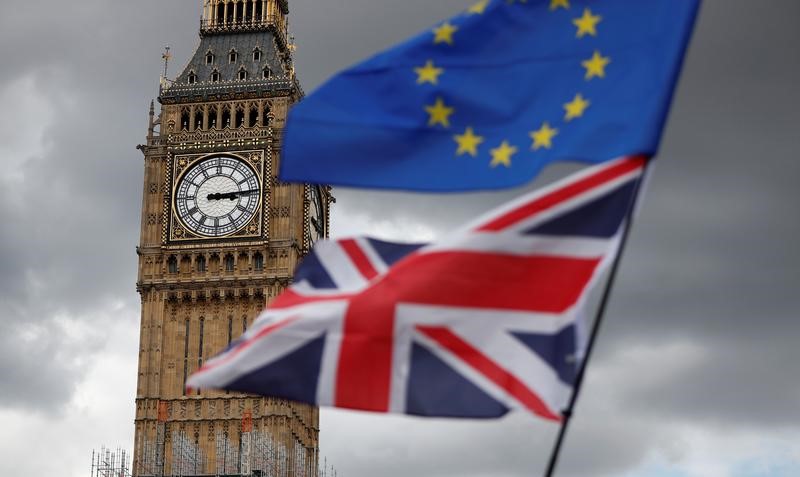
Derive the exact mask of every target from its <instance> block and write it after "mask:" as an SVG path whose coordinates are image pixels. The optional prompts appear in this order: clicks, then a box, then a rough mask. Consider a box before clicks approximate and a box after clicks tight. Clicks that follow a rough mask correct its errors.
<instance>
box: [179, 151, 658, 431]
mask: <svg viewBox="0 0 800 477" xmlns="http://www.w3.org/2000/svg"><path fill="white" fill-rule="evenodd" d="M644 165H645V159H644V158H640V157H629V158H622V159H618V160H616V161H612V162H609V163H605V164H602V165H599V166H595V167H592V168H589V169H587V170H584V171H582V172H579V173H578V174H575V175H573V176H571V177H568V178H567V179H565V180H563V181H561V182H559V183H557V184H555V185H553V186H550V187H548V188H546V189H544V190H542V191H537V192H534V193H532V194H529V195H526V196H524V197H522V198H520V199H518V200H516V201H514V202H512V203H510V204H507V205H506V206H504V207H501V208H500V209H499V210H496V211H494V212H492V213H489V214H488V215H486V216H485V217H483V218H481V219H479V220H477V221H475V222H474V223H472V224H470V225H468V226H466V227H464V228H463V229H461V230H459V231H457V232H455V233H453V234H451V235H450V236H448V237H445V238H444V239H443V240H441V241H438V242H436V243H433V244H429V245H409V244H397V243H389V242H383V241H379V240H374V239H370V238H355V239H345V240H338V241H327V242H321V243H319V244H318V245H317V246H316V247H315V248H314V250H313V251H312V253H310V254H309V255H308V256H307V257H306V258H305V259H304V261H303V262H302V263H301V265H300V266H299V267H298V269H297V271H296V274H295V281H294V284H293V285H292V286H291V287H289V288H288V289H287V290H286V291H285V292H284V293H283V294H281V295H280V296H279V297H278V298H276V299H275V301H274V302H273V303H272V304H271V305H270V306H269V307H268V308H267V309H266V310H265V311H264V312H263V313H262V314H261V316H260V317H259V318H258V319H257V320H256V321H255V323H254V325H253V326H251V327H250V329H249V330H248V331H247V333H246V334H244V335H243V336H242V337H241V338H240V339H239V340H238V341H237V342H235V343H234V344H233V345H232V346H231V347H229V349H227V350H226V351H224V352H223V353H222V354H220V355H219V356H217V357H215V358H214V359H212V360H210V361H208V362H207V363H206V365H205V366H203V367H202V368H201V369H200V370H199V371H197V373H195V374H193V375H192V376H191V377H190V379H189V380H188V382H187V386H188V387H190V388H193V389H198V388H222V389H228V390H234V391H244V392H250V393H257V394H263V395H271V396H278V397H283V398H286V399H291V400H295V401H302V402H307V403H311V404H317V405H327V406H336V407H343V408H350V409H362V410H369V411H376V412H393V413H406V414H414V415H423V416H440V417H472V418H489V417H498V416H501V415H503V414H505V413H506V412H508V411H510V410H527V411H530V412H532V413H534V414H536V415H538V416H541V417H543V418H546V419H550V420H555V421H558V420H560V419H561V415H560V411H561V409H563V406H564V405H565V403H566V402H567V400H568V399H569V396H570V393H571V390H572V386H573V383H574V380H575V378H576V374H577V369H578V366H579V364H580V358H581V354H582V349H583V348H582V346H581V345H580V342H581V340H580V339H579V335H580V333H579V332H578V330H579V328H580V322H581V320H580V319H579V317H580V316H581V314H582V310H583V308H584V307H585V302H586V301H587V295H588V293H589V291H590V289H591V287H592V285H593V284H594V283H595V282H596V281H598V278H599V277H600V275H601V274H602V272H603V270H604V269H605V268H606V266H607V265H608V264H609V263H610V262H611V261H612V260H613V258H614V257H615V256H616V253H617V250H618V246H619V241H620V236H621V230H622V228H623V226H624V222H625V220H626V217H627V216H628V211H629V209H630V208H631V204H632V202H633V198H634V195H635V194H636V192H637V190H638V187H639V184H640V182H641V180H642V176H643V171H644Z"/></svg>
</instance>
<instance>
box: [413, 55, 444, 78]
mask: <svg viewBox="0 0 800 477" xmlns="http://www.w3.org/2000/svg"><path fill="white" fill-rule="evenodd" d="M414 71H415V72H416V73H417V84H424V83H430V84H438V83H439V75H441V74H442V73H444V69H443V68H437V67H436V66H435V65H434V64H433V60H428V62H427V63H425V66H420V67H419V68H414Z"/></svg>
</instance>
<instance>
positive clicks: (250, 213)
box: [169, 151, 264, 241]
mask: <svg viewBox="0 0 800 477" xmlns="http://www.w3.org/2000/svg"><path fill="white" fill-rule="evenodd" d="M241 154H242V155H241V156H240V155H239V154H232V153H215V154H205V155H195V156H178V157H176V158H175V164H174V166H175V167H174V175H173V177H174V178H175V180H174V186H173V193H172V203H171V206H172V207H171V209H172V214H171V215H172V220H171V227H170V233H169V235H170V240H173V241H181V240H198V239H220V238H228V237H257V236H260V234H261V229H262V222H263V218H262V217H261V216H262V209H263V207H262V204H263V201H264V184H263V180H262V172H263V154H262V153H260V152H258V151H254V152H250V153H241ZM242 156H244V157H242Z"/></svg>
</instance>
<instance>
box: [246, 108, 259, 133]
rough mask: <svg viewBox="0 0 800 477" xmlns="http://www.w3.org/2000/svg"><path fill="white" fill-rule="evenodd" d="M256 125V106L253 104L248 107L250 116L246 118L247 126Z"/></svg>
mask: <svg viewBox="0 0 800 477" xmlns="http://www.w3.org/2000/svg"><path fill="white" fill-rule="evenodd" d="M256 123H258V106H256V105H255V104H254V105H252V106H250V116H249V117H248V118H247V125H248V126H249V127H251V128H252V127H255V125H256Z"/></svg>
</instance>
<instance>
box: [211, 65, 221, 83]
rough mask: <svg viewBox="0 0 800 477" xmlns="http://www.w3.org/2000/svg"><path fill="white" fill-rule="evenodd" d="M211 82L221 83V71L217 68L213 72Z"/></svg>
mask: <svg viewBox="0 0 800 477" xmlns="http://www.w3.org/2000/svg"><path fill="white" fill-rule="evenodd" d="M211 82H212V83H219V70H217V69H216V68H214V71H212V72H211Z"/></svg>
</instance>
